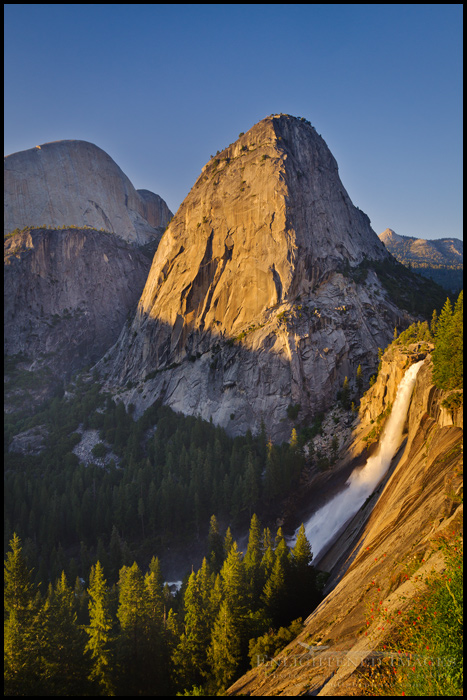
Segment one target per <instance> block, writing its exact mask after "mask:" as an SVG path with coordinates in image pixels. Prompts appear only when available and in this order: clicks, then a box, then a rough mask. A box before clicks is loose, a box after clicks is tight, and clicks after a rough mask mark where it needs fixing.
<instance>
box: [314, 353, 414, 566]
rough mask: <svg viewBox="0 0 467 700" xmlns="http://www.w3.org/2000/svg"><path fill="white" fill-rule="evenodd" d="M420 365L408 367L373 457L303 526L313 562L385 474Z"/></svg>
mask: <svg viewBox="0 0 467 700" xmlns="http://www.w3.org/2000/svg"><path fill="white" fill-rule="evenodd" d="M422 364H423V360H421V361H420V362H417V363H416V364H413V365H411V366H410V367H409V369H408V370H407V371H406V373H405V374H404V376H403V378H402V380H401V383H400V384H399V387H398V389H397V395H396V398H395V400H394V405H393V407H392V411H391V415H390V416H389V419H388V421H387V423H386V425H385V428H384V431H383V434H382V436H381V439H380V443H379V446H378V449H377V451H376V452H375V454H374V455H372V456H371V457H369V458H368V460H367V462H366V464H365V466H363V467H361V468H360V467H359V468H358V469H355V470H354V471H353V472H352V474H351V475H350V477H349V478H348V479H347V481H346V485H345V488H344V490H343V491H341V492H340V493H338V494H337V495H336V496H335V497H334V498H332V499H331V500H330V501H329V502H328V503H326V505H324V506H323V507H322V508H320V509H319V510H318V511H316V512H315V513H314V514H313V515H312V516H311V518H310V519H309V520H308V521H307V523H306V524H305V532H306V536H307V538H308V541H309V542H310V544H311V548H312V552H313V558H314V559H315V560H316V557H317V556H318V554H320V552H322V550H323V549H324V547H325V545H327V544H328V543H329V541H330V540H331V539H332V538H333V537H334V535H336V534H337V532H338V531H339V530H340V528H341V527H342V526H343V525H344V524H345V523H346V522H347V520H349V519H350V518H351V517H353V516H354V515H355V513H356V512H357V511H358V510H359V508H360V507H361V506H362V505H363V503H364V502H365V500H366V499H367V498H368V496H369V495H370V494H371V493H373V491H374V490H375V488H376V487H377V486H378V484H379V483H380V481H381V479H382V478H383V476H384V475H385V474H386V472H387V470H388V467H389V465H390V464H391V461H392V459H393V457H394V455H395V453H396V451H397V449H398V447H399V445H400V442H401V438H402V431H403V428H404V423H405V420H406V417H407V411H408V408H409V404H410V399H411V396H412V391H413V388H414V386H415V380H416V378H417V373H418V370H419V369H420V367H421V366H422Z"/></svg>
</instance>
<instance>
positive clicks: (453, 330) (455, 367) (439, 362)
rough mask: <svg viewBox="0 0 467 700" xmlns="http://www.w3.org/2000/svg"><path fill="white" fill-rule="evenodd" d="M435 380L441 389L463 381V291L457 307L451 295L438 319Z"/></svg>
mask: <svg viewBox="0 0 467 700" xmlns="http://www.w3.org/2000/svg"><path fill="white" fill-rule="evenodd" d="M432 360H433V382H434V383H435V384H436V386H437V387H438V388H440V389H445V390H449V389H457V388H460V387H461V386H462V381H463V292H461V293H460V294H459V297H458V300H457V302H456V305H455V308H454V309H453V308H452V304H451V301H450V299H449V297H448V298H447V299H446V302H445V304H444V306H443V309H442V311H441V314H440V316H439V319H438V323H437V327H436V335H435V348H434V350H433V352H432Z"/></svg>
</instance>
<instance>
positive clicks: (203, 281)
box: [99, 115, 411, 439]
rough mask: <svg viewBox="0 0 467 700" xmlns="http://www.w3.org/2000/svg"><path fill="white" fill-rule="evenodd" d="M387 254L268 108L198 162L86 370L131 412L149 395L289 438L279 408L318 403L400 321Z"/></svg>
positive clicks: (294, 126)
mask: <svg viewBox="0 0 467 700" xmlns="http://www.w3.org/2000/svg"><path fill="white" fill-rule="evenodd" d="M393 262H394V260H393V258H392V256H391V255H390V254H389V252H388V251H387V250H386V248H385V247H384V245H383V244H382V243H381V241H380V240H379V239H378V236H377V235H376V234H375V233H374V231H373V230H372V228H371V226H370V221H369V219H368V217H367V216H366V215H365V214H364V213H363V212H362V211H360V210H359V209H357V208H356V207H355V206H354V205H353V204H352V202H351V201H350V198H349V196H348V194H347V192H346V190H345V189H344V187H343V185H342V183H341V181H340V178H339V174H338V168H337V163H336V161H335V159H334V158H333V156H332V154H331V152H330V151H329V149H328V147H327V145H326V143H325V142H324V140H323V139H322V138H321V137H320V136H319V135H318V134H317V133H316V131H315V129H314V128H313V127H312V126H311V125H310V124H309V123H308V122H307V121H306V120H304V119H299V118H295V117H290V116H288V115H273V116H271V117H268V118H266V119H263V120H262V121H260V122H259V123H258V124H256V125H255V126H254V127H253V128H252V129H250V131H248V132H247V133H246V134H244V135H241V136H240V137H239V139H238V140H237V141H236V142H235V143H233V144H231V145H230V146H229V147H228V148H226V149H225V150H224V151H222V152H221V153H218V154H217V155H216V156H215V157H213V158H212V159H211V160H210V161H209V163H207V164H206V166H205V167H204V168H203V170H202V172H201V174H200V176H199V178H198V179H197V181H196V183H195V184H194V186H193V188H192V190H191V191H190V193H189V194H188V196H187V197H186V199H185V200H184V202H183V203H182V205H181V206H180V208H179V210H178V212H177V214H176V215H175V216H174V218H173V219H172V221H171V223H170V225H169V226H168V228H167V231H166V233H165V234H164V236H163V238H162V240H161V243H160V245H159V248H158V250H157V253H156V255H155V257H154V260H153V265H152V268H151V271H150V274H149V277H148V280H147V283H146V286H145V288H144V291H143V294H142V296H141V299H140V302H139V305H138V310H137V313H136V316H135V317H134V319H133V322H132V323H129V324H128V325H127V326H126V328H125V329H124V332H123V333H122V335H121V337H120V338H119V341H118V343H117V344H116V345H115V347H114V348H113V350H112V352H111V353H109V354H108V355H107V357H106V358H105V361H103V362H101V363H100V365H99V369H100V370H102V371H104V372H105V373H106V375H107V379H108V385H107V386H108V387H109V388H111V389H112V390H117V389H118V390H119V391H120V392H121V391H123V392H124V393H122V394H121V396H122V398H123V399H124V400H125V401H126V402H128V403H134V404H135V406H136V414H138V413H139V412H141V411H142V410H144V409H145V408H146V407H147V406H149V405H150V404H151V403H152V402H153V401H154V400H155V399H156V398H162V399H163V400H164V402H165V403H167V404H168V405H170V406H171V407H172V408H174V409H175V410H178V411H181V412H183V413H186V414H199V415H201V416H202V417H203V418H206V419H208V420H209V419H212V420H213V422H214V423H216V424H219V425H221V426H223V427H225V428H226V429H227V430H228V431H229V432H230V433H231V434H239V433H244V432H246V430H247V429H252V430H259V427H260V424H261V421H264V422H265V424H266V426H267V429H268V431H269V432H270V434H271V435H272V436H273V439H280V438H286V437H289V435H290V429H291V424H290V422H289V421H288V420H287V408H288V406H289V405H291V404H292V405H294V406H297V405H298V406H299V407H300V417H302V418H303V417H305V416H307V415H308V416H309V415H310V414H311V415H313V414H315V413H316V412H317V411H319V410H323V409H325V408H327V407H328V406H329V405H330V403H331V402H333V401H335V398H336V392H337V391H338V390H339V388H340V386H341V385H342V382H343V380H344V377H345V376H348V377H353V376H355V372H356V369H357V366H358V365H359V364H361V365H362V368H363V369H364V373H366V375H367V376H368V374H369V373H370V371H373V369H374V363H375V361H376V357H377V352H378V347H385V346H386V345H387V343H388V342H389V341H390V340H391V338H392V335H393V332H394V327H395V326H397V327H398V328H399V329H401V328H403V327H404V326H405V325H408V323H409V322H410V320H411V319H410V317H409V314H407V313H406V312H405V311H404V310H403V309H401V308H399V307H398V306H397V305H396V304H395V303H394V302H393V301H392V300H391V299H390V297H389V296H388V294H387V292H386V291H385V289H384V286H383V284H382V283H381V280H380V278H379V276H378V274H377V273H376V272H375V270H374V269H372V265H374V266H377V265H379V266H387V268H388V269H389V268H390V267H391V265H392V263H393ZM362 266H363V267H364V268H365V269H364V270H363V269H362ZM357 272H358V274H356V273H357ZM125 389H128V391H126V392H125Z"/></svg>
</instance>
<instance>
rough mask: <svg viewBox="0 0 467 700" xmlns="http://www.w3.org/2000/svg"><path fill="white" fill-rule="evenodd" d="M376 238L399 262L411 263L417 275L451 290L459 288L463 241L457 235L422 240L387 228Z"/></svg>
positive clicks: (461, 283)
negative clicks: (401, 234) (455, 236)
mask: <svg viewBox="0 0 467 700" xmlns="http://www.w3.org/2000/svg"><path fill="white" fill-rule="evenodd" d="M379 239H380V240H381V241H382V242H383V243H384V245H385V246H386V248H387V249H388V250H389V252H390V253H391V254H392V255H394V257H395V258H396V259H397V260H399V262H401V263H403V264H404V265H407V266H409V265H410V266H411V267H412V268H413V269H414V270H416V271H417V272H418V273H419V274H421V275H424V276H426V277H429V278H430V279H432V280H433V281H435V282H437V283H438V284H440V285H441V286H443V287H444V288H445V289H447V290H450V291H458V290H459V289H461V288H462V286H463V269H464V243H463V241H461V240H459V239H458V238H439V239H436V240H425V239H424V238H413V237H410V236H400V235H398V234H397V233H395V232H394V231H393V230H392V229H390V228H387V229H386V230H385V231H383V233H381V234H380V235H379Z"/></svg>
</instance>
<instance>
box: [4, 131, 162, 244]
mask: <svg viewBox="0 0 467 700" xmlns="http://www.w3.org/2000/svg"><path fill="white" fill-rule="evenodd" d="M4 187H5V190H4V191H5V200H4V230H5V234H7V233H9V232H10V231H13V230H14V229H16V228H19V229H23V228H24V227H25V226H50V227H51V228H59V227H61V226H78V227H81V226H90V227H92V228H95V229H98V230H99V229H104V230H106V231H110V232H111V233H114V234H116V235H117V236H119V237H120V238H123V239H124V240H126V241H127V242H130V243H135V244H144V243H147V242H149V241H153V240H154V239H156V241H158V240H159V239H160V237H161V235H162V232H163V229H164V227H165V226H166V224H167V222H168V221H169V219H170V218H171V216H172V213H171V212H170V210H169V208H168V207H167V205H166V204H165V202H164V201H163V200H162V199H161V198H160V197H159V196H158V195H156V194H153V193H152V192H148V191H147V190H141V191H137V190H135V188H134V187H133V185H132V184H131V182H130V180H129V179H128V178H127V176H126V175H125V174H124V173H123V172H122V170H121V169H120V168H119V167H118V165H117V164H116V163H115V162H114V161H113V160H112V158H111V157H110V156H109V155H107V153H105V152H104V151H103V150H102V149H101V148H98V147H97V146H94V144H92V143H88V142H87V141H78V140H66V141H54V142H52V143H46V144H43V145H41V146H36V147H35V148H30V149H28V150H26V151H20V152H19V153H13V154H12V155H9V156H7V157H6V158H5V160H4Z"/></svg>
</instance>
